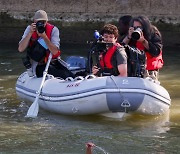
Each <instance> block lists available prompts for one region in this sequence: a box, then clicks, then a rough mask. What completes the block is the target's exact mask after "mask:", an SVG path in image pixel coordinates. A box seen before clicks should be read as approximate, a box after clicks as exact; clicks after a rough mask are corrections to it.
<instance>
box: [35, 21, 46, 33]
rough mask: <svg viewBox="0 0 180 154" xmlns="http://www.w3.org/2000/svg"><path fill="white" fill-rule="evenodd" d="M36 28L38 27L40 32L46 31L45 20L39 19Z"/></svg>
mask: <svg viewBox="0 0 180 154" xmlns="http://www.w3.org/2000/svg"><path fill="white" fill-rule="evenodd" d="M36 28H37V30H38V32H39V33H44V31H45V27H44V22H43V21H38V22H37V23H36Z"/></svg>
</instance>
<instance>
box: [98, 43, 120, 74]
mask: <svg viewBox="0 0 180 154" xmlns="http://www.w3.org/2000/svg"><path fill="white" fill-rule="evenodd" d="M118 46H120V44H119V43H117V44H116V45H113V46H112V47H110V48H109V49H108V50H107V52H106V53H102V54H101V55H100V56H99V58H100V61H99V64H100V66H101V69H102V75H103V74H107V73H108V74H110V75H115V76H117V75H119V71H118V68H117V66H116V62H115V57H114V55H115V52H116V49H117V47H118ZM113 62H114V63H113Z"/></svg>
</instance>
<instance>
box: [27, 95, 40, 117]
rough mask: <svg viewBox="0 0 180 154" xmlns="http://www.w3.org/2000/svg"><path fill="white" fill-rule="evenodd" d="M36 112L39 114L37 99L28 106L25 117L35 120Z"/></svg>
mask: <svg viewBox="0 0 180 154" xmlns="http://www.w3.org/2000/svg"><path fill="white" fill-rule="evenodd" d="M38 112H39V104H38V98H36V99H35V101H34V102H33V103H32V105H31V106H30V108H29V110H28V112H27V115H26V117H31V118H35V117H37V115H38Z"/></svg>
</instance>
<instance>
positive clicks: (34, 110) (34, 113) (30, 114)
mask: <svg viewBox="0 0 180 154" xmlns="http://www.w3.org/2000/svg"><path fill="white" fill-rule="evenodd" d="M51 59H52V54H51V53H50V54H49V57H48V61H47V64H46V68H45V70H44V72H43V77H42V81H41V85H40V87H39V90H38V91H37V95H36V98H35V100H34V102H33V103H32V105H31V106H30V108H29V110H28V112H27V115H26V117H32V118H34V117H37V114H38V112H39V103H38V100H39V96H40V94H41V90H42V87H43V84H44V81H45V79H46V75H47V71H48V68H49V64H50V62H51Z"/></svg>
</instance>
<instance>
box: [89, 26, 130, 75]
mask: <svg viewBox="0 0 180 154" xmlns="http://www.w3.org/2000/svg"><path fill="white" fill-rule="evenodd" d="M100 34H101V36H102V37H101V40H100V42H97V44H96V47H97V48H96V49H95V50H96V51H95V52H98V53H99V54H98V56H99V57H98V64H97V65H95V66H93V68H92V74H94V75H98V76H109V75H114V76H123V77H126V76H127V55H126V52H125V49H124V47H123V46H121V45H120V44H119V43H117V39H118V35H119V34H118V28H117V27H116V26H115V25H112V24H107V25H105V26H104V27H103V29H102V30H101V32H100ZM110 44H112V45H110Z"/></svg>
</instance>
